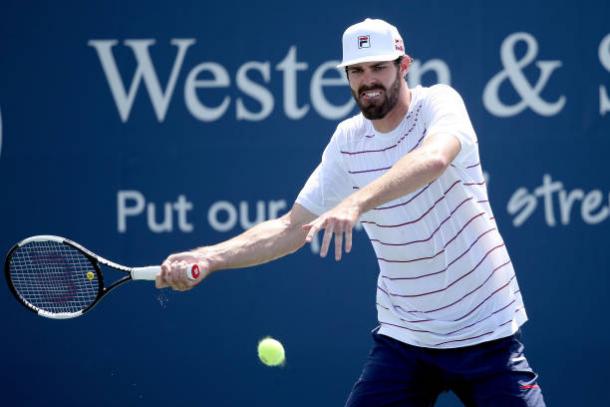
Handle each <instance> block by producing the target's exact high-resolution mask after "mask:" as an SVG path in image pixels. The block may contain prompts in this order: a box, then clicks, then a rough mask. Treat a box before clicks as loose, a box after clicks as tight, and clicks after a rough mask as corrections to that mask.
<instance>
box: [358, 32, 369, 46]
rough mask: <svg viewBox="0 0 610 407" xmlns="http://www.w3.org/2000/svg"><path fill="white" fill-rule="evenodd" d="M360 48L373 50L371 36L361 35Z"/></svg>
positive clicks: (359, 39) (359, 38)
mask: <svg viewBox="0 0 610 407" xmlns="http://www.w3.org/2000/svg"><path fill="white" fill-rule="evenodd" d="M358 48H371V36H370V35H360V36H359V37H358Z"/></svg>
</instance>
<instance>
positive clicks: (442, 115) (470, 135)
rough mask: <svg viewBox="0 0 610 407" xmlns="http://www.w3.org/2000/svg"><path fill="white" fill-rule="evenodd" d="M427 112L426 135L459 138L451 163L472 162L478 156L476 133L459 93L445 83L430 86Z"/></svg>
mask: <svg viewBox="0 0 610 407" xmlns="http://www.w3.org/2000/svg"><path fill="white" fill-rule="evenodd" d="M427 113H428V118H427V123H428V131H427V134H428V135H431V134H434V135H436V136H443V135H444V136H447V137H450V136H454V137H456V138H457V139H458V140H459V142H460V144H461V150H460V152H459V154H458V155H457V157H456V158H455V159H454V161H453V163H454V164H455V165H458V166H467V165H471V164H473V162H472V161H473V160H474V161H476V160H477V156H478V146H477V135H476V133H475V131H474V128H473V127H472V123H471V122H470V117H469V116H468V112H467V110H466V106H465V105H464V101H463V100H462V97H461V96H460V94H459V93H457V92H456V91H455V90H454V89H453V88H452V87H450V86H447V85H435V86H432V87H431V88H430V96H429V103H428V109H427Z"/></svg>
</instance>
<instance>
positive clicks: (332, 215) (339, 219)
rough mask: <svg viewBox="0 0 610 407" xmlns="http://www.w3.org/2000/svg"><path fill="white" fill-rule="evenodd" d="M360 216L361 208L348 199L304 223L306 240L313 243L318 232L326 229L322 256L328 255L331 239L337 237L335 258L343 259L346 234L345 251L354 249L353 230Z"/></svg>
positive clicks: (321, 248) (321, 249) (321, 250)
mask: <svg viewBox="0 0 610 407" xmlns="http://www.w3.org/2000/svg"><path fill="white" fill-rule="evenodd" d="M359 217H360V208H359V207H358V205H356V204H355V203H354V202H353V201H352V200H350V199H347V200H345V201H343V202H341V203H340V204H339V205H337V206H336V207H334V208H333V209H331V210H330V211H328V212H326V213H324V214H322V215H320V216H319V217H318V218H316V219H314V220H313V221H312V222H310V223H308V224H306V225H303V229H305V230H306V231H307V232H308V233H307V237H306V238H305V241H306V242H307V243H311V241H312V240H313V238H314V237H315V235H316V233H318V231H320V230H321V229H324V237H323V238H322V246H321V247H320V256H321V257H326V255H327V254H328V248H329V247H330V241H331V239H332V238H333V235H334V237H335V260H337V261H339V260H341V255H342V253H343V238H344V235H345V253H349V252H350V251H351V250H352V230H353V229H354V226H355V225H356V222H358V218H359Z"/></svg>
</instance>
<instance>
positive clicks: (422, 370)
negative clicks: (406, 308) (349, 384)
mask: <svg viewBox="0 0 610 407" xmlns="http://www.w3.org/2000/svg"><path fill="white" fill-rule="evenodd" d="M373 339H374V342H375V343H374V345H373V348H372V349H371V352H370V354H369V357H368V360H367V361H366V363H365V365H364V369H363V371H362V375H361V376H360V378H359V379H358V381H357V382H356V384H355V385H354V388H353V390H352V393H351V394H350V396H349V399H348V401H347V404H346V407H382V406H387V407H390V406H392V407H414V406H417V407H424V406H426V407H428V406H434V403H435V401H436V399H437V397H438V396H439V395H440V394H441V393H442V392H444V391H453V392H454V393H455V394H456V395H457V397H459V399H460V400H461V401H462V402H463V403H464V405H465V406H467V407H471V406H476V407H483V406H484V407H508V406H510V407H512V406H523V407H544V406H545V404H544V399H543V397H542V392H541V390H540V387H539V386H538V383H537V379H538V375H537V374H536V373H534V371H533V370H532V369H531V368H530V366H529V364H528V363H527V359H526V358H525V355H524V354H523V344H522V343H521V342H520V341H519V334H516V335H513V336H509V337H507V338H502V339H497V340H494V341H490V342H485V343H481V344H478V345H474V346H468V347H463V348H455V349H429V348H420V347H417V346H411V345H407V344H405V343H402V342H400V341H397V340H395V339H393V338H390V337H387V336H384V335H379V334H378V333H377V329H376V330H374V331H373Z"/></svg>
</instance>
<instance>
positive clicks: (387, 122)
mask: <svg viewBox="0 0 610 407" xmlns="http://www.w3.org/2000/svg"><path fill="white" fill-rule="evenodd" d="M410 104H411V90H410V89H409V87H408V86H407V83H406V82H403V85H402V88H401V91H400V95H399V96H398V102H396V106H394V108H393V109H392V110H390V111H389V112H388V114H386V115H385V117H384V118H383V119H379V120H372V123H373V127H374V128H375V130H377V131H378V132H380V133H389V132H391V131H392V130H394V129H395V128H396V127H398V125H399V124H400V122H402V119H404V117H405V115H406V114H407V112H408V111H409V105H410Z"/></svg>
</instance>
